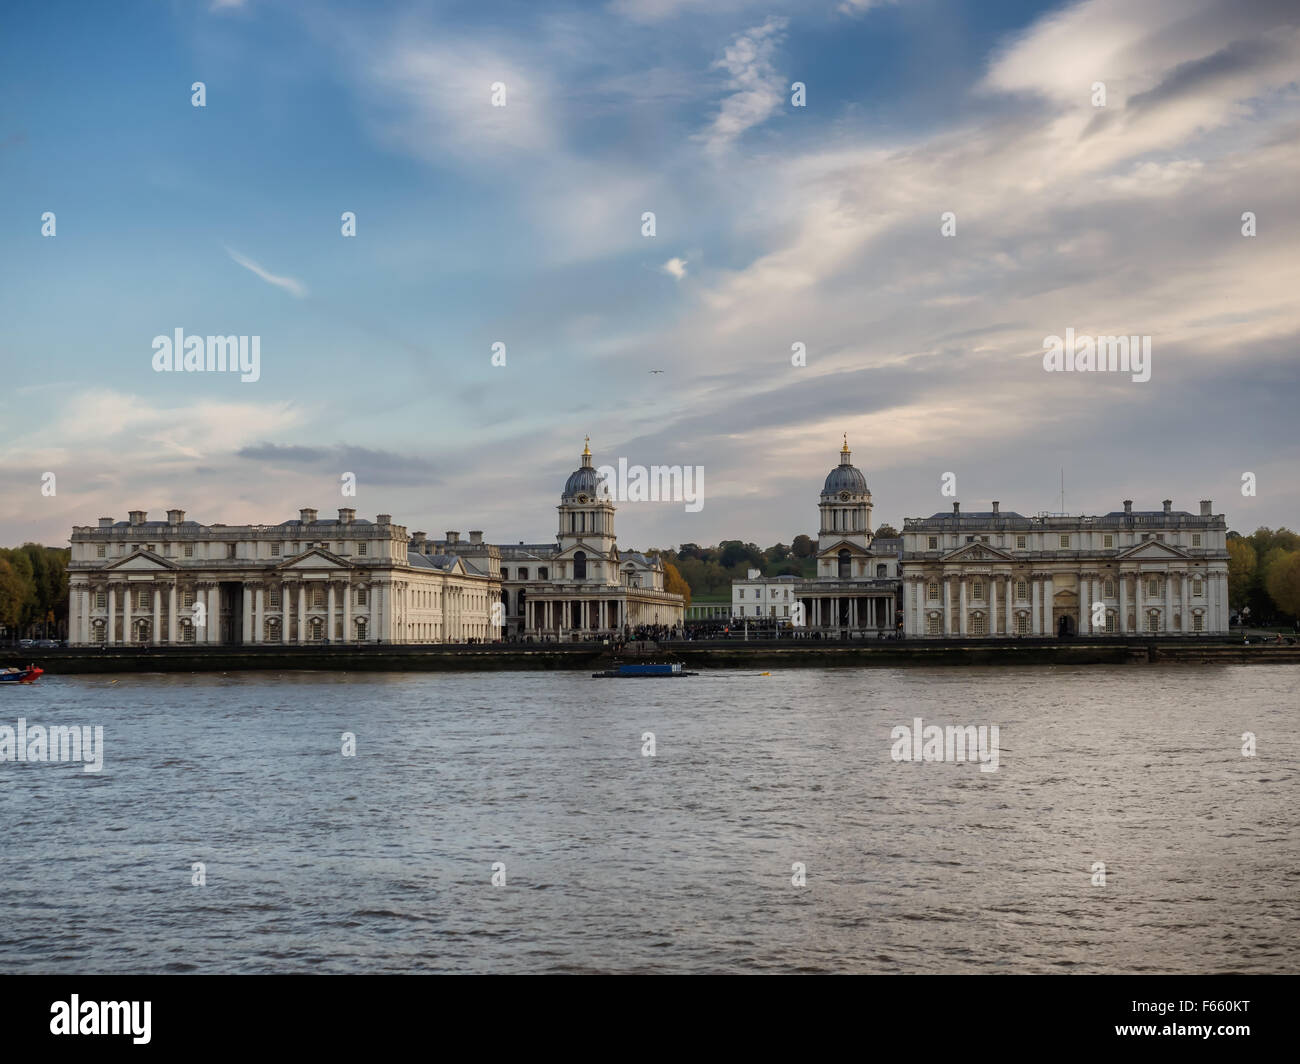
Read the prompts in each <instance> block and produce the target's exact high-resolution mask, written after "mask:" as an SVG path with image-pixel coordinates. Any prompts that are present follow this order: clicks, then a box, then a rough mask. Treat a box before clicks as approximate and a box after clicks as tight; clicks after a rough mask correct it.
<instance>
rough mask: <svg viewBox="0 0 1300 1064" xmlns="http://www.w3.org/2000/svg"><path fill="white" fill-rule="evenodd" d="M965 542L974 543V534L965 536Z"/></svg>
mask: <svg viewBox="0 0 1300 1064" xmlns="http://www.w3.org/2000/svg"><path fill="white" fill-rule="evenodd" d="M966 542H967V543H974V542H975V537H974V536H967V537H966Z"/></svg>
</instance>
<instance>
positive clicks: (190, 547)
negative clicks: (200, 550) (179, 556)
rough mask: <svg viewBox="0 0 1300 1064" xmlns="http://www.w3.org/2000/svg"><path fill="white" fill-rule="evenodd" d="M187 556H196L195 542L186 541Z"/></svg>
mask: <svg viewBox="0 0 1300 1064" xmlns="http://www.w3.org/2000/svg"><path fill="white" fill-rule="evenodd" d="M185 557H187V558H193V557H194V544H193V543H186V544H185Z"/></svg>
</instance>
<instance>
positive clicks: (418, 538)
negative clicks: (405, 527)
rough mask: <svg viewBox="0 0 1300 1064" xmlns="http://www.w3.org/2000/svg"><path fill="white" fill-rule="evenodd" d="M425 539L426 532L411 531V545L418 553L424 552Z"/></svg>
mask: <svg viewBox="0 0 1300 1064" xmlns="http://www.w3.org/2000/svg"><path fill="white" fill-rule="evenodd" d="M424 540H425V534H424V533H423V532H412V533H411V546H412V547H414V548H415V550H416V553H417V554H419V553H423V551H424Z"/></svg>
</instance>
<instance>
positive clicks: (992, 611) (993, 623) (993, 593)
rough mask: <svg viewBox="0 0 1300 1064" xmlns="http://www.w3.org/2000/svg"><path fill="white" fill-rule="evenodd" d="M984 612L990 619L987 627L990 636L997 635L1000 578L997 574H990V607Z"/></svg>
mask: <svg viewBox="0 0 1300 1064" xmlns="http://www.w3.org/2000/svg"><path fill="white" fill-rule="evenodd" d="M984 613H985V616H987V617H988V619H989V621H988V629H987V631H988V634H989V636H995V635H997V634H998V578H997V574H990V576H989V594H988V609H987V610H985V611H984Z"/></svg>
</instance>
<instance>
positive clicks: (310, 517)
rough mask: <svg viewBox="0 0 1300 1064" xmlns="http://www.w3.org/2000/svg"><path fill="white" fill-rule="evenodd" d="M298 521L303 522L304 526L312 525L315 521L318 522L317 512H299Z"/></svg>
mask: <svg viewBox="0 0 1300 1064" xmlns="http://www.w3.org/2000/svg"><path fill="white" fill-rule="evenodd" d="M298 520H299V521H301V522H302V523H303V524H304V525H309V524H311V523H312V522H313V521H315V520H316V511H315V510H299V511H298Z"/></svg>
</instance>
